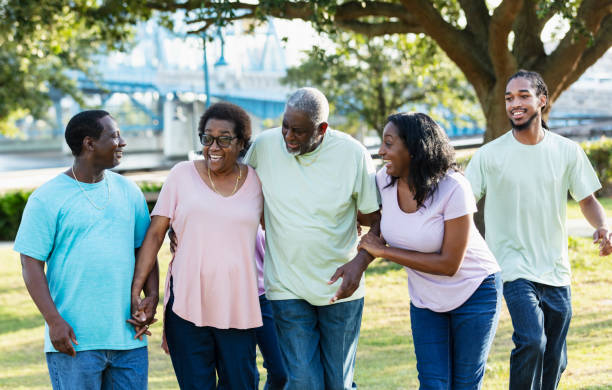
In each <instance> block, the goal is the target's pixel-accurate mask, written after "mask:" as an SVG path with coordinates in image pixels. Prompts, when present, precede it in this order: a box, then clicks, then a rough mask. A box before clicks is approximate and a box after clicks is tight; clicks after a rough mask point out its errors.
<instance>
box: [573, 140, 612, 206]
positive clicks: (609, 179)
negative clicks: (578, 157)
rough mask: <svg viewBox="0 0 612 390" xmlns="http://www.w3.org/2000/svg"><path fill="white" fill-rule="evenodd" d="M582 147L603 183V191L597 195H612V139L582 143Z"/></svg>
mask: <svg viewBox="0 0 612 390" xmlns="http://www.w3.org/2000/svg"><path fill="white" fill-rule="evenodd" d="M580 146H582V149H584V151H585V153H586V155H587V157H588V158H589V160H590V161H591V164H592V165H593V168H595V172H597V177H598V178H599V181H600V182H601V190H600V191H599V192H598V193H597V195H598V196H610V195H612V139H611V138H606V137H601V138H600V139H598V140H596V141H585V142H582V143H581V144H580Z"/></svg>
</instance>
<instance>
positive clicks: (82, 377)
mask: <svg viewBox="0 0 612 390" xmlns="http://www.w3.org/2000/svg"><path fill="white" fill-rule="evenodd" d="M46 355H47V366H48V367H49V376H50V377H51V385H52V386H53V389H54V390H71V389H74V390H100V389H102V390H105V389H118V390H145V389H146V388H147V375H148V368H149V358H148V352H147V347H141V348H136V349H128V350H125V351H118V350H110V349H96V350H92V351H79V352H77V354H76V357H72V356H68V355H66V354H63V353H60V352H47V353H46Z"/></svg>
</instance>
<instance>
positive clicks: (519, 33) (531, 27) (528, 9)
mask: <svg viewBox="0 0 612 390" xmlns="http://www.w3.org/2000/svg"><path fill="white" fill-rule="evenodd" d="M537 6H538V5H537V1H536V0H524V4H523V8H521V11H520V12H519V14H518V15H517V17H516V20H515V21H514V25H513V28H512V29H513V31H514V44H513V46H512V54H514V58H516V63H517V66H518V67H519V68H523V69H532V68H533V66H534V64H535V63H537V61H538V60H541V59H542V58H544V57H545V56H546V52H545V51H544V44H543V43H542V39H541V38H540V35H541V34H542V29H543V28H544V25H545V24H546V22H547V21H548V19H545V18H539V17H538V15H537V12H536V11H537Z"/></svg>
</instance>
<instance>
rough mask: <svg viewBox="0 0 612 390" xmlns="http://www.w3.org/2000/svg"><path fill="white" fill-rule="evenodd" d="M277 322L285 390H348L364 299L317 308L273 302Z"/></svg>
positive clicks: (292, 301)
mask: <svg viewBox="0 0 612 390" xmlns="http://www.w3.org/2000/svg"><path fill="white" fill-rule="evenodd" d="M270 302H271V303H272V308H273V311H274V322H275V324H276V330H277V333H278V340H279V343H280V347H281V353H282V355H283V361H284V363H285V367H286V368H287V374H288V376H289V380H288V382H287V385H286V386H285V390H323V389H325V390H347V389H354V388H356V387H357V386H356V385H355V384H354V383H353V374H354V369H355V355H356V353H357V340H358V339H359V328H360V326H361V314H362V312H363V298H361V299H356V300H354V301H348V302H341V303H334V304H333V305H325V306H313V305H311V304H310V303H308V302H306V301H305V300H302V299H284V300H273V301H270Z"/></svg>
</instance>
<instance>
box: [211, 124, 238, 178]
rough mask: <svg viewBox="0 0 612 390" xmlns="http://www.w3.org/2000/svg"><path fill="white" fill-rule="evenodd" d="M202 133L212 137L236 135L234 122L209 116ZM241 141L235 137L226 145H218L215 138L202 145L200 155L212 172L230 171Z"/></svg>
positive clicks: (234, 162) (234, 163) (236, 157)
mask: <svg viewBox="0 0 612 390" xmlns="http://www.w3.org/2000/svg"><path fill="white" fill-rule="evenodd" d="M204 134H207V135H210V136H213V137H222V136H225V137H236V133H235V130H234V123H233V122H231V121H227V120H223V119H215V118H210V119H209V120H208V121H206V125H205V126H204ZM242 145H243V142H242V140H238V139H237V138H234V139H232V141H231V143H230V145H229V146H227V147H222V146H219V143H218V141H217V140H215V141H213V143H212V144H211V145H209V146H204V149H203V150H202V155H203V156H204V159H205V160H206V161H207V163H208V167H209V168H210V170H211V171H213V172H225V171H231V170H232V169H234V165H236V160H237V159H238V155H239V153H240V151H241V150H242V147H243V146H242Z"/></svg>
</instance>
